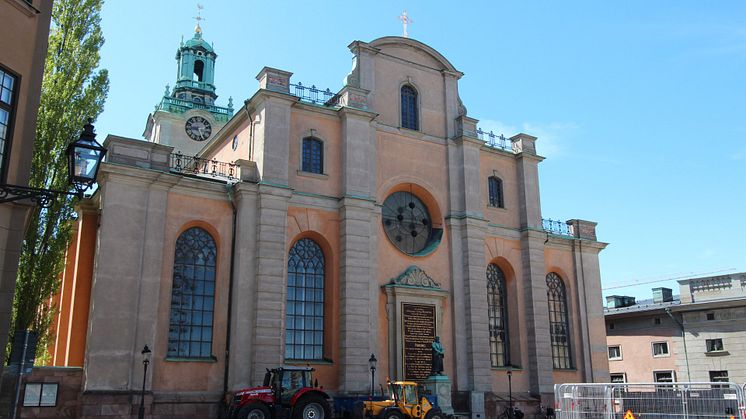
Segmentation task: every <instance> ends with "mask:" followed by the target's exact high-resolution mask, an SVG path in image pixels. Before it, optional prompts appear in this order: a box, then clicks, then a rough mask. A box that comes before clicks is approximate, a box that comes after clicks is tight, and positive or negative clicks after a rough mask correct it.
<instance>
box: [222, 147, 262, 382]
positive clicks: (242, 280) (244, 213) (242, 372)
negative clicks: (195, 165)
mask: <svg viewBox="0 0 746 419" xmlns="http://www.w3.org/2000/svg"><path fill="white" fill-rule="evenodd" d="M244 162H246V161H244ZM247 163H248V162H247ZM247 173H248V171H247V170H245V167H244V166H243V165H241V178H242V179H243V178H244V176H245V175H246V174H247ZM257 188H258V187H257V185H255V184H250V183H246V182H242V183H239V184H237V185H236V186H235V187H234V189H233V204H234V205H235V207H236V231H235V234H236V239H235V240H236V249H235V253H234V254H233V255H232V257H233V258H234V265H233V303H232V309H231V311H232V313H231V318H230V319H229V321H230V322H231V342H230V359H229V368H228V389H229V390H236V389H240V388H246V387H249V386H251V385H252V384H256V382H252V381H251V378H252V377H253V374H252V367H253V363H252V362H249V360H251V359H253V357H254V351H253V350H252V349H253V342H254V334H253V333H252V329H253V325H254V324H255V322H256V314H257V312H256V305H257V300H256V287H257V283H256V282H255V281H253V278H256V275H257V266H258V260H257V247H256V246H257V220H258V216H257V213H258V211H259V209H258V205H257V200H258V197H257Z"/></svg>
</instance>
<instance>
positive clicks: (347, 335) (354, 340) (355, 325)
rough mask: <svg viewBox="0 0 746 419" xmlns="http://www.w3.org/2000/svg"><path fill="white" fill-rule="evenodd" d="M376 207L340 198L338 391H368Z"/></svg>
mask: <svg viewBox="0 0 746 419" xmlns="http://www.w3.org/2000/svg"><path fill="white" fill-rule="evenodd" d="M375 210H376V207H375V205H374V203H373V202H372V201H370V200H363V199H356V198H343V199H342V201H341V205H340V209H339V215H340V220H341V223H340V229H339V230H340V236H341V237H340V258H339V263H340V265H339V270H340V279H341V281H340V321H339V329H340V356H339V358H340V359H339V365H340V375H341V376H340V380H339V381H340V385H339V391H340V392H358V391H367V390H368V388H369V385H370V371H369V370H368V358H369V357H370V354H371V353H372V352H376V346H375V343H376V341H377V339H376V336H377V330H378V317H379V316H378V300H377V298H378V293H379V291H378V290H377V289H376V288H377V287H375V285H376V269H375V265H374V264H373V263H372V262H371V260H372V259H374V255H375V244H376V243H377V229H376V227H377V220H378V217H377V216H376V213H375Z"/></svg>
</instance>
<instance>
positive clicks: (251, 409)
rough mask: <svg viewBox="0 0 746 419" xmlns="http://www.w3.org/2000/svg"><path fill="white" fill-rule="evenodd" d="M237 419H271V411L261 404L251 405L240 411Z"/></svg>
mask: <svg viewBox="0 0 746 419" xmlns="http://www.w3.org/2000/svg"><path fill="white" fill-rule="evenodd" d="M236 418H237V419H270V416H269V409H267V406H265V405H263V404H261V403H250V404H247V405H246V406H244V407H242V408H241V410H239V411H238V416H237V417H236Z"/></svg>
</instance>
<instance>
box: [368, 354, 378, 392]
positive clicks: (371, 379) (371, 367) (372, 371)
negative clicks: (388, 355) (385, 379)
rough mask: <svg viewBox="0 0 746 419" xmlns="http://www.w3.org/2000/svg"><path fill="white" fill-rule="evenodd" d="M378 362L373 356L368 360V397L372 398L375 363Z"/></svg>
mask: <svg viewBox="0 0 746 419" xmlns="http://www.w3.org/2000/svg"><path fill="white" fill-rule="evenodd" d="M377 362H378V360H377V359H376V355H375V354H370V359H369V360H368V365H370V395H371V397H372V396H373V393H374V391H375V384H374V383H375V377H376V363H377Z"/></svg>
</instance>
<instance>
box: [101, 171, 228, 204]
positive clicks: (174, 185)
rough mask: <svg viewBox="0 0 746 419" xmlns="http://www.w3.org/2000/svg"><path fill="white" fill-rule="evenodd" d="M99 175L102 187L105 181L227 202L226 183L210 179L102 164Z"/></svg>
mask: <svg viewBox="0 0 746 419" xmlns="http://www.w3.org/2000/svg"><path fill="white" fill-rule="evenodd" d="M100 173H101V176H102V179H101V181H102V185H104V186H105V184H106V182H107V181H111V182H119V183H124V184H130V185H137V186H148V187H160V188H165V189H168V190H169V192H174V193H178V194H183V195H192V196H198V197H203V198H209V199H217V200H227V199H228V197H227V193H226V183H224V182H221V181H214V180H210V179H200V178H196V177H190V176H183V175H178V174H173V173H166V172H161V171H158V170H152V169H143V168H139V167H132V166H128V165H120V164H116V163H104V164H103V165H101V169H100Z"/></svg>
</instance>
